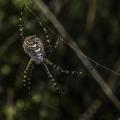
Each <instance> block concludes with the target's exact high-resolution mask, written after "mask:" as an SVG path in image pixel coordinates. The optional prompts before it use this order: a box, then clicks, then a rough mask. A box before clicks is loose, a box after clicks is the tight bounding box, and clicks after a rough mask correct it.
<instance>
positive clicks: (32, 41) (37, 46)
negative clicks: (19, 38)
mask: <svg viewBox="0 0 120 120" xmlns="http://www.w3.org/2000/svg"><path fill="white" fill-rule="evenodd" d="M23 48H24V51H25V52H26V53H27V54H28V55H29V56H30V57H31V59H32V60H33V61H34V62H35V63H37V64H40V63H42V62H43V60H44V56H45V53H44V46H43V43H42V40H40V38H38V37H37V36H36V35H31V36H28V37H26V38H25V39H24V42H23Z"/></svg>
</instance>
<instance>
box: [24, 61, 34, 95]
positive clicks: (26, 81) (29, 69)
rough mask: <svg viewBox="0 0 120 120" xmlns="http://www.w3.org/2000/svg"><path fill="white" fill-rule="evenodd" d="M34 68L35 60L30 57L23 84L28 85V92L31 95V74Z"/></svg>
mask: <svg viewBox="0 0 120 120" xmlns="http://www.w3.org/2000/svg"><path fill="white" fill-rule="evenodd" d="M33 68H34V61H33V60H32V59H30V60H29V63H28V64H27V67H26V69H25V71H24V79H23V85H24V87H27V92H28V95H29V96H30V95H31V74H32V71H33Z"/></svg>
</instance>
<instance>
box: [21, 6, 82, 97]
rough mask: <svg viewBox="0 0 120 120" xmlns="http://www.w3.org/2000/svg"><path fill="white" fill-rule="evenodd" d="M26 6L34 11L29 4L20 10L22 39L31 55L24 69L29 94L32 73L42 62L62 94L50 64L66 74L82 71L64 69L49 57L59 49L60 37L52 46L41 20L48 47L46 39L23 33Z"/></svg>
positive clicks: (55, 86) (26, 50) (53, 85)
mask: <svg viewBox="0 0 120 120" xmlns="http://www.w3.org/2000/svg"><path fill="white" fill-rule="evenodd" d="M24 8H26V9H27V10H28V11H29V12H32V11H31V9H30V8H28V7H27V6H26V7H25V6H24V7H23V9H22V10H21V12H20V18H19V30H20V36H21V39H22V41H23V48H24V51H25V52H26V53H27V55H28V56H30V60H29V62H28V65H27V67H26V68H25V70H24V79H23V82H24V86H27V90H28V95H31V87H30V85H31V75H32V71H33V68H34V66H35V64H42V65H43V66H44V68H45V70H46V73H47V75H48V78H49V80H50V83H51V86H52V87H53V88H54V89H55V90H56V92H57V93H59V94H62V93H63V91H62V90H61V88H60V86H59V85H58V84H57V82H56V81H55V79H54V77H53V76H52V74H51V73H50V71H49V68H48V65H49V66H51V67H52V68H53V69H55V70H56V71H59V72H61V73H65V74H71V75H81V74H82V72H79V71H69V70H64V69H62V68H61V67H60V66H58V65H56V64H54V63H53V62H51V61H50V60H49V59H47V54H50V53H53V51H55V49H57V47H58V44H59V40H60V38H58V39H57V40H56V42H55V45H54V46H51V43H50V38H49V35H48V31H47V29H46V27H45V26H43V24H42V23H41V22H40V21H38V22H39V23H40V25H41V26H42V28H43V32H44V34H45V39H46V42H47V46H46V47H45V46H44V41H43V40H41V39H40V38H38V37H37V36H36V35H29V36H27V37H25V36H24V33H23V31H24V30H23V28H24V27H23V19H22V17H23V11H24Z"/></svg>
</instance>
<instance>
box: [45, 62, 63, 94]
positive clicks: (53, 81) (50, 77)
mask: <svg viewBox="0 0 120 120" xmlns="http://www.w3.org/2000/svg"><path fill="white" fill-rule="evenodd" d="M43 64H44V67H45V70H46V73H47V75H48V77H49V79H50V84H51V86H52V87H53V88H55V90H56V91H57V93H59V94H63V92H62V91H61V89H60V86H58V85H57V83H56V81H55V80H54V78H53V76H52V74H51V73H50V71H49V69H48V67H47V65H46V64H45V63H43Z"/></svg>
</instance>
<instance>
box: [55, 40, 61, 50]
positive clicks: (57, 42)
mask: <svg viewBox="0 0 120 120" xmlns="http://www.w3.org/2000/svg"><path fill="white" fill-rule="evenodd" d="M59 40H60V38H58V39H57V40H56V43H55V46H54V49H56V48H57V47H58V44H59Z"/></svg>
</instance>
